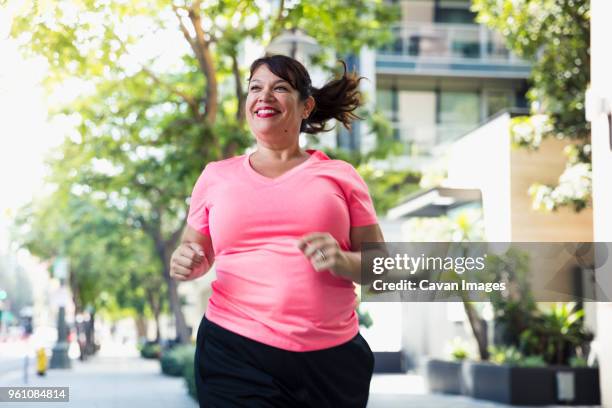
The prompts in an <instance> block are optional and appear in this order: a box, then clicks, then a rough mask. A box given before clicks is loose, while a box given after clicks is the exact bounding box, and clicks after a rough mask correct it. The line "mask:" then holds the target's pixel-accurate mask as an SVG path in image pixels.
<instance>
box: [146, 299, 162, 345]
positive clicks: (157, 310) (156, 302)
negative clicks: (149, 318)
mask: <svg viewBox="0 0 612 408" xmlns="http://www.w3.org/2000/svg"><path fill="white" fill-rule="evenodd" d="M155 295H156V294H155V293H154V292H153V291H152V290H150V289H147V300H148V301H149V306H150V307H151V311H153V317H154V319H155V342H156V343H159V341H160V340H161V329H160V324H159V316H160V314H161V303H162V302H161V299H160V298H159V297H156V296H155Z"/></svg>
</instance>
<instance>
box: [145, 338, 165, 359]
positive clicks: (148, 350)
mask: <svg viewBox="0 0 612 408" xmlns="http://www.w3.org/2000/svg"><path fill="white" fill-rule="evenodd" d="M161 353H162V347H161V344H159V343H153V342H147V343H145V344H144V345H142V346H141V347H140V356H141V357H142V358H146V359H158V358H160V356H161Z"/></svg>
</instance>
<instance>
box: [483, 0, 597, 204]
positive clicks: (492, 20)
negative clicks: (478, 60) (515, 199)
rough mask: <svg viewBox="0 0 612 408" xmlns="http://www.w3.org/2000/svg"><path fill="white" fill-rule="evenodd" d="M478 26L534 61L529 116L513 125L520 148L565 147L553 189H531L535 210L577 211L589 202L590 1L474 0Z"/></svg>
mask: <svg viewBox="0 0 612 408" xmlns="http://www.w3.org/2000/svg"><path fill="white" fill-rule="evenodd" d="M472 8H473V10H474V11H476V12H478V17H477V20H478V21H479V22H481V23H484V24H487V25H488V26H489V27H491V28H493V29H495V30H497V31H498V32H499V33H501V34H502V36H503V37H504V38H505V39H506V43H507V45H508V47H509V48H510V49H511V50H512V51H514V52H515V53H516V54H518V55H519V56H520V57H523V58H526V59H529V60H530V61H533V69H532V73H531V82H532V84H531V88H530V90H529V92H528V95H527V96H528V98H529V99H530V101H531V102H532V115H531V116H528V117H519V118H516V119H514V120H513V124H512V134H513V136H514V141H515V143H516V144H517V145H519V146H526V147H530V148H537V146H538V145H539V143H540V142H541V140H542V138H543V137H556V138H558V139H563V140H567V141H568V145H567V147H566V149H565V154H566V156H567V166H566V169H565V171H564V172H563V174H562V175H561V176H560V178H559V184H558V185H557V186H547V185H543V184H534V185H533V186H532V187H531V189H530V194H531V195H532V197H533V199H534V207H536V208H540V209H545V210H555V209H557V208H560V207H564V206H570V207H573V208H574V209H575V210H576V211H580V210H582V209H583V208H585V207H586V206H588V205H590V200H591V144H590V125H589V123H588V122H586V120H585V117H584V93H585V91H586V88H587V85H588V82H589V77H590V6H589V1H588V0H501V1H500V0H474V1H473V6H472Z"/></svg>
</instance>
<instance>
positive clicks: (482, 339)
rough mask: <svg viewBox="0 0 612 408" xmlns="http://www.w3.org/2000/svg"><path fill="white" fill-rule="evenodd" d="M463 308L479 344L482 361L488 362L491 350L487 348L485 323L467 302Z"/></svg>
mask: <svg viewBox="0 0 612 408" xmlns="http://www.w3.org/2000/svg"><path fill="white" fill-rule="evenodd" d="M463 308H464V309H465V313H466V314H467V317H468V320H469V322H470V327H471V328H472V333H473V334H474V338H475V339H476V343H478V354H480V359H481V360H482V361H486V360H488V359H489V350H488V347H487V346H488V345H487V343H488V341H487V328H486V324H485V321H484V320H482V319H481V318H480V316H478V313H477V312H476V309H474V306H472V304H471V303H469V302H467V301H466V300H464V301H463Z"/></svg>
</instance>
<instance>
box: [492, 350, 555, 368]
mask: <svg viewBox="0 0 612 408" xmlns="http://www.w3.org/2000/svg"><path fill="white" fill-rule="evenodd" d="M489 355H490V357H489V361H491V362H492V363H494V364H506V365H511V366H518V367H545V366H546V361H544V359H543V358H542V356H524V355H523V353H521V352H520V351H519V350H517V349H516V348H515V347H514V346H510V347H507V346H501V347H495V346H491V347H489Z"/></svg>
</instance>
